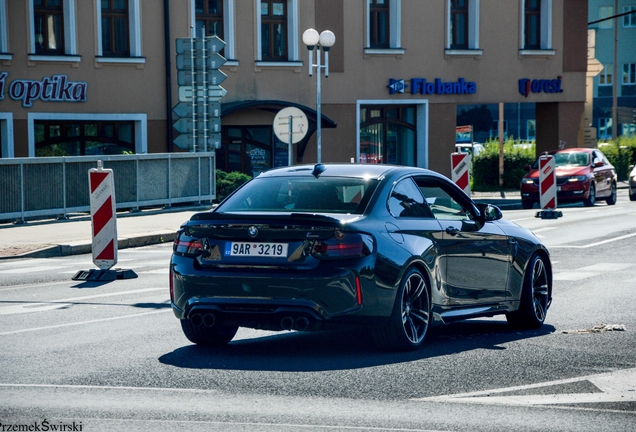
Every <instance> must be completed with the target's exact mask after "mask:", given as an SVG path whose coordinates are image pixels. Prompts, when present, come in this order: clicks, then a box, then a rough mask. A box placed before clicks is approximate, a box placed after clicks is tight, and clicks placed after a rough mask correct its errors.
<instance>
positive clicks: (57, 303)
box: [0, 288, 167, 315]
mask: <svg viewBox="0 0 636 432" xmlns="http://www.w3.org/2000/svg"><path fill="white" fill-rule="evenodd" d="M151 291H167V289H166V288H144V289H138V290H132V291H118V292H114V293H105V294H95V295H90V296H83V297H72V298H67V299H60V300H51V301H48V302H39V303H25V304H18V305H13V306H7V307H3V308H0V315H12V314H17V313H27V312H44V311H50V310H54V309H60V308H63V307H68V306H70V304H71V303H72V302H76V301H84V300H90V299H95V298H101V297H113V296H119V295H127V294H139V293H145V292H151Z"/></svg>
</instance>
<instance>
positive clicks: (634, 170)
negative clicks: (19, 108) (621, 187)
mask: <svg viewBox="0 0 636 432" xmlns="http://www.w3.org/2000/svg"><path fill="white" fill-rule="evenodd" d="M629 169H630V170H631V172H630V173H629V200H630V201H636V165H632V166H630V167H629Z"/></svg>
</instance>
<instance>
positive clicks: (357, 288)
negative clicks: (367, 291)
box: [356, 276, 362, 306]
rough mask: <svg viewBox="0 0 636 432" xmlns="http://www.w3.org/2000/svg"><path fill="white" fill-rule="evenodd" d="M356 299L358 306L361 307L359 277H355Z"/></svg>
mask: <svg viewBox="0 0 636 432" xmlns="http://www.w3.org/2000/svg"><path fill="white" fill-rule="evenodd" d="M356 298H357V299H358V305H360V306H362V286H361V285H360V276H356Z"/></svg>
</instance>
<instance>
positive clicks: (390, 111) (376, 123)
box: [360, 105, 416, 166]
mask: <svg viewBox="0 0 636 432" xmlns="http://www.w3.org/2000/svg"><path fill="white" fill-rule="evenodd" d="M415 114H416V113H415V107H414V106H411V105H407V106H405V105H394V106H391V105H388V106H382V107H378V106H372V105H366V106H365V105H363V106H361V108H360V119H361V124H360V163H372V164H396V165H406V166H415V161H416V154H415V148H416V139H415V132H416V124H415ZM362 119H364V120H362Z"/></svg>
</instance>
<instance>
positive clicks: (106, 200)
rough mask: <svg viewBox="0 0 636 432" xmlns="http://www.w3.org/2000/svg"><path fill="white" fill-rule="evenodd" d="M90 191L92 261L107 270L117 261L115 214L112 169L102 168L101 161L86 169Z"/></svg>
mask: <svg viewBox="0 0 636 432" xmlns="http://www.w3.org/2000/svg"><path fill="white" fill-rule="evenodd" d="M88 184H89V188H90V191H91V198H90V204H91V227H92V231H93V263H95V265H96V266H97V267H99V268H100V269H102V270H108V269H110V268H111V267H112V266H114V265H115V264H116V263H117V214H116V208H115V182H114V179H113V170H111V169H104V168H103V167H102V161H98V162H97V168H91V169H90V170H88Z"/></svg>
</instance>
